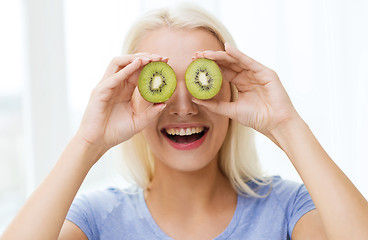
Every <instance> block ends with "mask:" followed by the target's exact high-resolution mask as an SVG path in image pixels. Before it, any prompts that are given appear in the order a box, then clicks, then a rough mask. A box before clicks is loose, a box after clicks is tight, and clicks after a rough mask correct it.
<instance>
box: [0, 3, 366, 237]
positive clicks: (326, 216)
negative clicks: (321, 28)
mask: <svg viewBox="0 0 368 240" xmlns="http://www.w3.org/2000/svg"><path fill="white" fill-rule="evenodd" d="M128 36H129V38H128V40H127V42H126V45H127V48H126V49H127V50H126V52H127V53H128V55H124V56H122V57H117V58H115V59H114V60H113V61H112V62H111V63H110V65H109V66H108V68H107V70H106V73H105V75H104V76H103V78H102V81H101V82H100V83H99V84H98V85H97V86H96V88H95V89H94V91H93V93H92V95H91V98H90V101H89V104H88V106H87V109H86V111H85V114H84V117H83V120H82V123H81V126H80V129H79V130H78V132H77V134H76V135H75V137H74V138H73V139H72V140H71V142H70V144H69V145H68V146H67V148H66V149H65V151H64V153H63V154H62V156H61V158H60V159H59V161H58V162H57V164H56V165H55V167H54V169H53V170H52V171H51V173H50V174H49V176H48V177H47V178H46V179H45V180H44V182H43V183H42V184H41V186H40V187H39V188H38V189H37V190H36V191H35V192H34V193H33V195H32V196H31V197H30V198H29V200H28V201H27V203H26V204H25V206H24V207H23V209H22V210H21V211H20V212H19V214H18V215H17V217H16V218H15V219H14V220H13V222H12V223H11V224H10V226H9V227H8V228H7V230H6V231H5V233H4V235H3V237H2V239H57V238H58V239H214V238H216V239H307V238H309V239H368V230H367V228H366V226H367V225H368V204H367V201H366V200H365V199H364V197H363V196H362V195H361V194H360V193H359V191H358V190H357V189H356V188H355V187H354V186H353V185H352V183H351V182H350V181H349V180H348V178H347V177H346V176H345V175H344V174H343V173H342V171H341V170H340V169H339V168H338V167H337V166H336V165H335V164H334V162H333V161H332V160H331V159H330V158H329V157H328V155H327V154H326V153H325V152H324V150H323V149H322V147H321V146H320V145H319V143H318V141H317V140H316V139H315V137H314V136H313V134H312V132H311V131H310V130H309V128H308V126H307V125H306V123H305V122H304V121H303V120H302V119H301V118H300V116H299V115H298V113H297V112H296V110H295V109H294V107H293V106H292V104H291V101H290V99H289V97H288V95H287V93H286V91H285V90H284V88H283V86H282V84H281V82H280V80H279V78H278V76H277V74H276V73H275V72H274V71H272V70H271V69H269V68H267V67H265V66H263V65H262V64H260V63H258V62H256V61H255V60H253V59H251V58H249V57H248V56H246V55H245V54H243V53H242V52H240V51H239V50H237V49H236V48H235V47H234V45H235V44H234V43H233V41H232V39H231V37H230V35H229V34H228V33H227V31H226V30H225V29H224V27H223V26H222V25H221V24H220V23H218V22H217V21H216V20H214V19H213V18H212V17H210V16H208V15H207V14H206V13H204V12H203V11H201V10H197V9H194V8H185V7H183V8H179V9H176V10H170V11H165V10H162V11H156V12H154V13H151V14H149V15H148V16H146V17H144V18H142V19H141V20H140V21H139V22H138V23H137V24H136V25H135V26H134V27H133V30H132V31H131V33H130V34H128ZM225 42H227V43H226V44H225ZM229 43H232V44H229ZM197 58H208V59H212V60H214V61H216V62H217V63H218V65H219V66H220V68H221V70H222V73H223V78H224V80H225V81H224V82H223V85H222V88H221V90H220V92H219V94H218V95H216V96H215V97H214V98H213V99H211V100H208V101H200V100H198V99H195V98H194V97H192V96H191V95H190V93H189V92H188V90H187V89H186V86H185V82H184V73H185V70H186V68H187V66H188V65H189V64H190V63H191V62H192V61H193V60H194V59H197ZM152 61H162V62H166V63H168V64H169V65H170V66H171V67H172V68H173V69H174V71H175V74H176V76H177V88H176V90H175V93H174V94H173V96H172V97H171V98H170V99H169V100H168V101H167V102H165V103H161V104H151V103H148V102H146V101H145V100H143V98H142V97H141V96H140V94H139V92H138V91H137V90H136V86H137V79H138V74H139V73H140V70H141V69H142V67H143V66H145V65H146V64H148V63H149V62H152ZM244 126H246V127H250V128H253V129H255V130H257V131H259V132H261V133H262V134H264V135H265V136H267V137H268V138H270V139H271V140H272V141H273V142H274V143H275V144H277V145H278V146H279V147H280V148H281V149H283V150H284V151H285V153H286V154H287V155H288V157H289V159H290V161H291V162H292V163H293V165H294V166H295V168H296V170H297V171H298V173H299V174H300V176H301V178H302V179H303V182H304V184H305V186H306V188H305V187H304V186H303V185H298V184H295V183H291V182H288V181H284V180H281V179H280V178H278V177H274V178H265V177H263V176H262V173H261V172H260V170H259V167H258V165H257V162H256V157H255V154H254V148H253V145H252V138H251V134H250V133H249V130H247V131H248V132H247V133H246V135H245V137H244V136H243V135H242V132H241V129H243V127H244ZM187 129H189V132H187ZM190 129H195V131H201V132H203V134H202V135H203V136H202V137H201V139H200V141H199V140H197V141H196V144H192V145H190V143H191V142H190V143H189V145H190V147H187V145H185V144H180V142H181V140H179V141H178V142H179V143H176V144H173V143H172V139H171V138H169V137H168V134H169V133H170V132H172V131H173V130H179V131H181V130H184V131H185V132H186V134H188V135H190V134H192V133H191V130H190ZM242 136H243V138H241V137H242ZM177 138H180V137H177ZM129 139H131V140H130V142H131V143H133V146H135V147H136V149H138V151H136V153H135V155H134V156H130V157H129V158H127V157H125V158H126V159H127V160H129V161H130V162H129V163H128V164H127V166H128V167H129V169H130V172H131V175H132V177H133V178H134V179H135V181H136V183H137V185H138V186H139V187H140V188H139V189H138V190H137V194H128V193H126V192H124V191H121V190H118V189H108V190H104V191H99V192H96V193H93V194H90V195H86V196H83V197H81V198H78V199H76V200H75V201H74V203H73V205H72V206H71V204H72V202H73V200H74V197H75V195H76V193H77V191H78V189H79V187H80V185H81V184H82V182H83V180H84V178H85V176H86V174H87V173H88V171H89V170H90V168H91V167H92V166H93V165H94V164H95V163H96V162H97V161H98V159H99V158H100V157H101V156H102V155H103V154H104V153H105V152H106V151H107V150H108V149H110V148H111V147H113V146H115V145H117V144H120V143H122V142H127V143H128V142H129V141H128V140H129ZM245 140H246V141H245ZM192 141H194V140H192ZM198 142H199V143H198ZM187 144H188V143H187ZM127 148H128V149H130V150H132V147H131V146H128V147H127ZM306 189H308V191H309V193H310V195H309V193H308V192H307V191H306ZM312 200H313V201H312ZM70 206H71V207H70ZM69 208H70V210H69ZM65 218H66V220H65ZM20 229H21V231H20Z"/></svg>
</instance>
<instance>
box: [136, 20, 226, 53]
mask: <svg viewBox="0 0 368 240" xmlns="http://www.w3.org/2000/svg"><path fill="white" fill-rule="evenodd" d="M204 50H214V51H221V50H223V48H222V45H221V44H220V42H219V40H218V39H217V38H216V37H215V36H214V35H213V34H212V33H210V32H209V31H206V30H204V29H172V28H166V27H165V28H160V29H157V30H153V31H151V32H148V33H147V34H146V35H145V36H144V37H143V38H142V40H141V41H140V42H139V44H138V46H137V52H149V53H156V54H160V55H162V56H164V57H169V58H170V59H171V60H184V59H185V60H188V58H189V60H191V57H192V55H193V54H194V53H195V52H196V51H204Z"/></svg>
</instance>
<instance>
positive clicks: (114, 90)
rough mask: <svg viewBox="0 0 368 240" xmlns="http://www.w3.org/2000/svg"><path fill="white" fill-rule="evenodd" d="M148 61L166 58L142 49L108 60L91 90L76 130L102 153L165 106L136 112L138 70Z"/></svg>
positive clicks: (157, 105)
mask: <svg viewBox="0 0 368 240" xmlns="http://www.w3.org/2000/svg"><path fill="white" fill-rule="evenodd" d="M151 61H163V62H167V61H168V59H167V58H164V57H161V56H158V55H150V54H147V53H141V54H134V55H126V56H122V57H116V58H114V59H113V60H112V61H111V63H110V65H109V66H108V68H107V70H106V72H105V74H104V76H103V78H102V80H101V81H100V82H99V83H98V85H97V86H96V87H95V89H94V90H93V92H92V94H91V97H90V100H89V103H88V105H87V108H86V110H85V113H84V116H83V119H82V123H81V126H80V128H79V130H78V132H77V135H76V136H77V137H78V138H80V139H81V140H82V142H83V143H86V144H88V146H89V147H91V146H92V147H95V148H96V149H98V151H99V152H100V153H102V154H103V153H104V152H106V151H107V150H108V149H110V148H111V147H113V146H115V145H117V144H119V143H121V142H124V141H126V140H128V139H130V138H131V137H132V136H134V135H135V134H136V133H138V132H139V131H141V130H142V129H143V128H144V127H145V126H146V125H147V124H148V123H149V120H152V118H154V117H156V116H157V115H158V113H159V112H160V111H161V110H162V109H163V108H164V107H165V104H151V105H150V106H149V107H148V108H147V109H146V110H145V111H144V112H140V113H137V112H135V111H134V109H133V106H132V101H131V100H132V95H133V92H134V89H135V88H136V86H137V82H138V74H139V72H140V71H139V70H140V69H141V68H142V67H143V66H144V65H146V64H147V63H149V62H151Z"/></svg>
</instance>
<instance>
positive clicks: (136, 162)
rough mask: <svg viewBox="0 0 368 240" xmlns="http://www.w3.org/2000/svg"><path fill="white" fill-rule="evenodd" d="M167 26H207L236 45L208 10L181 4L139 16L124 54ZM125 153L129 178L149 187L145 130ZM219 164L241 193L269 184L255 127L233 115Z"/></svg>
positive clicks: (235, 95) (149, 158)
mask: <svg viewBox="0 0 368 240" xmlns="http://www.w3.org/2000/svg"><path fill="white" fill-rule="evenodd" d="M162 27H168V28H173V29H205V30H207V31H209V32H210V33H212V34H213V35H214V36H215V37H216V38H217V39H218V40H219V42H220V43H221V45H222V46H223V47H224V44H225V42H229V43H231V44H232V45H233V46H235V42H234V40H233V38H232V36H231V35H230V33H229V32H228V31H227V29H226V28H225V27H224V26H223V25H222V23H221V22H219V21H218V20H217V19H216V18H214V17H213V16H211V15H210V14H209V13H207V12H205V11H204V10H202V9H200V8H198V6H193V5H180V6H176V7H174V8H170V9H159V10H154V11H151V12H148V13H146V14H145V15H144V16H143V17H141V18H140V19H139V21H137V22H136V23H135V24H134V25H133V26H132V28H131V30H130V31H129V32H128V34H127V38H126V41H125V44H124V49H123V52H124V54H131V53H135V50H136V47H137V45H138V43H139V41H140V40H141V39H142V37H143V36H144V35H145V34H147V33H149V32H150V31H154V30H156V29H159V28H162ZM231 93H232V94H231V101H235V100H237V98H238V92H237V89H236V88H235V86H233V85H232V86H231ZM121 145H122V148H121V150H122V154H123V161H124V163H125V164H124V168H123V169H121V170H123V171H124V176H123V178H125V179H126V180H128V181H130V182H132V183H134V184H137V185H138V186H139V187H141V188H143V189H146V188H147V187H148V185H149V183H150V181H151V180H152V178H153V174H154V160H153V155H152V152H151V150H150V147H149V145H148V144H147V142H146V140H145V138H144V136H143V134H142V133H138V134H136V135H135V136H134V137H133V138H132V139H130V140H129V141H127V142H124V143H123V144H121ZM219 167H220V169H221V171H222V172H223V173H224V174H225V176H227V177H228V179H229V180H230V182H231V184H232V185H233V187H234V189H236V190H237V191H238V193H241V194H246V195H250V196H255V197H260V195H258V194H257V193H256V190H255V189H252V188H251V187H250V186H249V185H248V184H247V182H248V181H253V182H254V183H256V184H257V185H267V184H269V179H267V178H265V177H264V176H263V174H262V172H261V168H260V165H259V161H258V157H257V153H256V149H255V143H254V130H253V129H251V128H248V127H245V126H243V125H241V124H239V123H238V122H237V121H233V120H231V119H230V124H229V129H228V132H227V135H226V138H225V140H224V143H223V145H222V147H221V148H220V152H219Z"/></svg>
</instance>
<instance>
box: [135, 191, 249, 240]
mask: <svg viewBox="0 0 368 240" xmlns="http://www.w3.org/2000/svg"><path fill="white" fill-rule="evenodd" d="M138 198H139V203H138V204H139V209H141V211H142V215H143V217H144V218H145V220H146V222H147V224H148V225H149V228H150V229H151V230H152V231H153V232H154V234H155V235H156V236H157V237H158V238H159V239H164V240H173V239H172V238H171V237H169V236H168V235H167V234H166V233H165V232H164V231H163V230H162V229H161V228H160V227H159V226H158V224H157V223H156V221H155V220H154V219H153V217H152V215H151V212H150V211H149V209H148V206H147V203H146V200H145V199H144V192H143V189H139V193H138ZM242 205H243V201H242V198H241V197H240V195H239V194H237V202H236V208H235V212H234V214H233V217H232V219H231V221H230V223H229V224H228V226H227V227H226V228H225V229H224V231H223V232H222V233H220V235H218V236H217V237H216V238H214V239H213V240H223V239H227V238H229V236H230V235H231V234H232V233H233V232H234V230H235V229H236V226H237V225H238V224H239V221H240V217H241V208H242Z"/></svg>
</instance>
